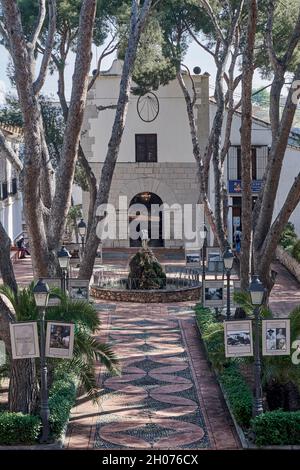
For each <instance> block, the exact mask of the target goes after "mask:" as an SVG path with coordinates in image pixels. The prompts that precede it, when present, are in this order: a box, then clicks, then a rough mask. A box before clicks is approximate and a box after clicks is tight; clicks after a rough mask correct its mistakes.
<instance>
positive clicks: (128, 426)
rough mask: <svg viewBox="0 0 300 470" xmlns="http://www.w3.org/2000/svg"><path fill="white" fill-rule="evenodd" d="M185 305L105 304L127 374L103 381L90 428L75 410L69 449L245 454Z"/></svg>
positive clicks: (103, 375) (113, 341)
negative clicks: (233, 451)
mask: <svg viewBox="0 0 300 470" xmlns="http://www.w3.org/2000/svg"><path fill="white" fill-rule="evenodd" d="M180 305H181V306H180V307H179V306H178V305H176V306H174V305H167V304H153V305H141V304H118V305H113V304H105V305H104V304H99V310H100V311H102V314H101V316H105V317H106V320H105V322H104V323H105V325H106V326H107V331H106V335H107V336H106V339H108V340H109V341H110V343H111V345H112V346H113V348H114V350H115V352H116V353H117V355H118V357H119V359H120V364H121V369H122V374H121V375H120V376H111V375H108V374H107V373H105V372H104V371H102V373H100V378H99V380H100V381H99V387H100V390H101V392H100V409H99V410H98V413H97V414H96V413H95V409H93V412H92V410H90V415H91V417H92V419H91V420H90V421H89V420H88V413H85V414H83V413H82V411H83V410H82V411H81V412H78V410H76V408H75V410H74V413H73V417H72V419H71V424H70V426H69V430H68V435H67V439H66V443H65V447H67V448H70V449H72V448H82V447H86V448H94V449H102V450H113V449H128V450H130V449H167V450H168V449H171V450H175V449H218V448H223V449H236V448H239V447H240V445H239V441H238V438H237V436H236V434H235V430H234V427H233V423H232V422H231V419H230V417H229V415H228V411H227V409H226V406H225V404H224V402H223V400H222V397H221V393H220V390H219V388H218V386H217V384H216V382H215V380H214V377H213V375H212V373H211V371H210V369H209V367H208V364H207V361H206V360H205V357H204V354H203V351H202V350H201V348H200V346H199V345H200V340H199V336H198V332H197V329H196V324H195V319H194V314H193V311H192V310H191V308H190V307H189V306H187V305H183V304H180ZM187 345H188V347H187ZM89 423H90V427H89ZM84 436H85V437H84Z"/></svg>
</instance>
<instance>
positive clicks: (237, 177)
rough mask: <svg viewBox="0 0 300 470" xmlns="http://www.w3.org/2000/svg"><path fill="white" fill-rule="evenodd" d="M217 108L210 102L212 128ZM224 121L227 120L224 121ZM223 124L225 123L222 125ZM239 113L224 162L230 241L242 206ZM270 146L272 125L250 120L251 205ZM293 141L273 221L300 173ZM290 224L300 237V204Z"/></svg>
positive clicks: (297, 147)
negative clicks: (251, 150) (251, 148)
mask: <svg viewBox="0 0 300 470" xmlns="http://www.w3.org/2000/svg"><path fill="white" fill-rule="evenodd" d="M215 111H216V105H215V103H214V102H213V101H212V100H211V101H210V123H211V125H212V122H213V118H214V114H215ZM225 121H226V120H225ZM224 125H225V124H224ZM240 127H241V114H240V113H239V112H237V113H235V116H234V118H233V122H232V128H231V137H230V140H231V148H230V150H229V152H228V157H227V162H225V178H226V179H227V182H228V186H227V190H228V196H229V197H228V205H229V213H228V215H229V221H228V222H229V223H228V232H229V233H228V235H229V239H230V240H231V241H232V234H233V233H234V230H235V228H236V227H237V226H239V225H240V222H241V204H242V190H241V137H240ZM271 143H272V134H271V126H270V124H269V123H268V122H265V121H262V120H261V119H257V118H255V117H253V121H252V146H253V154H252V178H253V183H252V188H253V202H255V199H256V197H257V195H258V193H259V191H260V189H261V184H262V178H263V175H264V171H265V168H266V164H267V158H268V152H269V149H270V146H271ZM297 144H298V143H297V142H296V140H293V139H292V138H291V139H290V143H289V145H288V147H287V150H286V153H285V157H284V162H283V167H282V171H281V176H280V182H279V187H278V192H277V197H276V201H275V208H274V218H275V217H276V216H277V214H278V212H279V211H280V209H281V207H282V205H283V203H284V201H285V198H286V196H287V193H288V191H289V188H290V187H291V186H292V184H293V182H294V178H295V176H296V175H297V174H298V173H299V172H300V148H299V146H298V145H297ZM213 187H214V185H213V171H211V172H210V188H211V194H210V200H211V203H212V206H213V205H214V197H213ZM290 221H291V222H292V223H293V224H294V225H295V229H296V231H297V233H298V234H299V235H300V205H298V206H297V208H296V209H295V211H294V212H293V214H292V216H291V218H290Z"/></svg>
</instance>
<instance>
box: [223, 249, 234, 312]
mask: <svg viewBox="0 0 300 470" xmlns="http://www.w3.org/2000/svg"><path fill="white" fill-rule="evenodd" d="M233 259H234V255H233V253H232V250H231V248H230V246H227V248H226V251H225V252H224V254H223V264H224V268H225V271H226V278H227V309H226V317H227V320H230V313H231V312H230V274H231V270H232V265H233Z"/></svg>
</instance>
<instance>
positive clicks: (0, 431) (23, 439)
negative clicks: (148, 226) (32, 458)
mask: <svg viewBox="0 0 300 470" xmlns="http://www.w3.org/2000/svg"><path fill="white" fill-rule="evenodd" d="M40 429H41V420H40V418H39V416H33V415H25V414H23V413H9V412H7V411H6V412H4V413H0V444H3V445H12V444H24V445H25V444H26V445H28V444H34V443H35V441H36V440H37V439H38V437H39V434H40Z"/></svg>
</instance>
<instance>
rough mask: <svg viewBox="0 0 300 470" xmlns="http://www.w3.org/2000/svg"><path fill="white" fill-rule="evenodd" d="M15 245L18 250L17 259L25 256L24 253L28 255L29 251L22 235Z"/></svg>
mask: <svg viewBox="0 0 300 470" xmlns="http://www.w3.org/2000/svg"><path fill="white" fill-rule="evenodd" d="M17 247H18V251H19V259H24V258H26V255H30V253H29V251H28V250H27V248H26V245H25V240H24V237H21V238H20V239H19V240H18V242H17Z"/></svg>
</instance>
